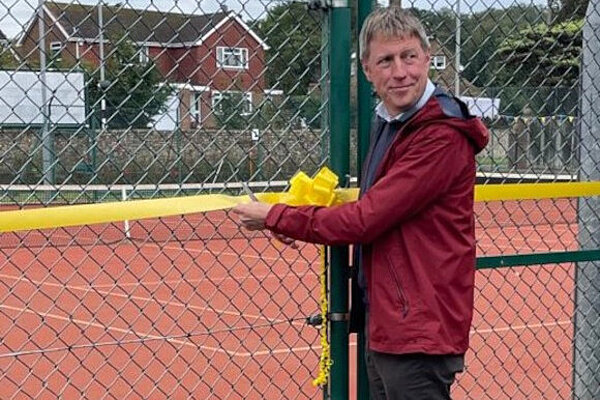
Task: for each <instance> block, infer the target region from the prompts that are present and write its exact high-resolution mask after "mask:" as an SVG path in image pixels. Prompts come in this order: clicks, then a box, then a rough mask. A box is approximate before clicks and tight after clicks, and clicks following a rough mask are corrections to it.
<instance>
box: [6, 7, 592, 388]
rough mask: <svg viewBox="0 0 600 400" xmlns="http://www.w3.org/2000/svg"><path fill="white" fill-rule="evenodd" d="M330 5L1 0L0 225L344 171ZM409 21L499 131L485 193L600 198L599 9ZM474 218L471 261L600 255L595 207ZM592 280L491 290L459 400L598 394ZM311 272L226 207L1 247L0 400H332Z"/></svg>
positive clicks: (569, 272) (528, 282) (481, 308)
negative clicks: (574, 185) (533, 187)
mask: <svg viewBox="0 0 600 400" xmlns="http://www.w3.org/2000/svg"><path fill="white" fill-rule="evenodd" d="M308 3H311V4H308ZM317 3H319V5H326V3H327V2H301V1H280V0H228V1H224V0H219V1H206V2H193V1H189V2H188V1H177V0H174V1H161V2H153V1H150V0H148V1H145V0H126V1H120V2H117V1H108V0H106V1H100V2H99V1H93V0H89V1H88V0H79V1H78V0H72V1H70V0H63V1H62V2H50V1H43V0H40V1H34V0H29V1H13V0H0V29H1V32H0V185H1V191H0V204H1V209H2V210H9V209H15V208H29V207H43V206H50V205H59V204H60V205H65V204H82V203H97V202H104V201H128V200H132V199H142V198H143V199H147V198H160V197H170V196H186V195H190V194H194V195H196V194H208V193H227V194H238V193H240V190H241V184H240V183H241V182H245V181H249V182H250V183H251V184H252V188H253V190H256V191H274V190H277V191H280V190H283V189H284V188H285V185H286V183H285V182H287V180H288V179H289V178H290V177H291V176H292V175H293V174H294V173H295V172H296V171H298V170H303V171H305V172H307V173H308V174H312V173H314V172H315V171H316V170H318V169H319V168H320V167H321V166H322V165H324V164H326V163H327V160H328V154H329V151H330V149H329V132H328V126H327V123H326V118H325V109H326V108H327V106H328V98H327V95H326V94H327V80H328V76H327V75H326V74H325V73H324V72H323V71H325V70H326V69H325V68H323V65H326V62H327V59H326V56H325V51H324V49H326V48H327V46H328V43H327V42H328V37H329V34H328V32H327V30H326V27H325V25H324V23H323V21H324V18H325V15H326V13H327V7H315V5H317ZM320 3H323V4H320ZM349 3H350V6H351V7H352V8H353V9H355V7H356V4H355V3H356V2H354V1H350V2H349ZM309 5H311V7H309ZM381 5H387V3H386V4H381ZM402 5H403V6H404V7H406V8H411V9H412V10H413V11H414V12H415V14H417V15H418V16H419V17H420V18H421V19H422V20H423V21H424V22H425V24H426V26H427V28H428V31H429V32H430V33H431V34H432V40H431V42H432V66H431V74H430V75H431V78H432V80H434V81H435V82H437V83H439V84H440V85H442V86H444V87H445V88H446V89H447V90H448V91H450V92H452V93H454V94H456V95H458V96H460V97H461V98H462V99H463V100H464V101H465V102H466V103H467V104H468V105H469V107H470V109H471V110H472V112H473V113H474V114H477V115H479V116H481V117H482V118H483V119H484V121H485V123H486V125H487V126H488V127H489V128H490V131H491V133H492V140H491V143H490V145H489V146H488V147H487V149H486V150H485V151H484V153H483V154H481V155H480V156H479V158H478V163H479V172H478V176H479V182H480V183H481V184H489V183H498V182H499V183H502V182H509V181H510V182H524V181H528V182H542V181H544V182H546V181H551V182H552V181H564V180H566V181H572V180H578V179H581V180H600V168H599V167H598V165H600V160H599V159H598V154H600V149H599V148H598V143H600V135H599V134H598V132H597V128H596V127H597V126H598V124H599V122H600V121H599V119H600V118H599V117H598V115H600V111H599V110H598V109H597V105H596V103H597V99H598V92H599V89H600V88H598V77H599V76H600V70H599V67H598V66H599V65H600V60H598V54H600V49H598V43H599V40H598V36H600V23H599V21H600V4H598V2H595V1H594V0H592V1H590V2H589V4H588V2H587V1H581V0H564V1H561V2H557V1H549V2H536V1H530V2H513V1H511V0H507V1H497V2H480V1H474V0H456V1H446V0H440V1H434V0H419V1H405V2H403V4H402ZM586 10H587V19H586ZM354 14H355V13H353V15H354ZM586 21H587V22H586ZM356 38H357V34H356V32H352V40H353V43H356V40H357V39H356ZM351 59H352V60H353V61H352V63H353V69H352V70H353V74H352V79H353V80H354V77H355V73H354V72H355V71H356V68H357V67H358V65H357V64H358V62H357V61H356V60H357V57H352V58H351ZM349 62H351V61H350V60H349ZM331 73H332V74H333V73H336V68H331ZM353 87H354V86H353ZM351 103H352V107H351V110H349V111H348V112H349V113H350V114H351V115H352V116H353V117H354V116H355V108H356V107H355V104H356V99H355V97H354V96H353V97H352V102H351ZM352 135H353V137H354V135H355V133H354V129H353V130H352ZM354 142H355V141H353V143H354ZM355 146H356V145H355V144H353V145H352V148H351V154H353V155H354V154H356V150H357V149H356V147H355ZM354 158H355V157H354V156H352V157H351V159H352V160H354ZM351 170H352V174H353V175H355V171H356V165H353V166H352V168H351ZM475 212H476V217H477V225H476V229H477V240H478V244H477V249H478V253H479V255H480V256H497V255H513V254H529V253H534V252H550V251H552V252H556V251H567V250H577V249H598V248H600V242H599V239H598V238H600V233H599V232H598V228H599V219H600V217H599V214H600V206H599V205H598V199H597V197H596V198H582V199H556V200H552V199H550V200H548V199H546V200H525V201H502V202H489V203H478V204H477V205H476V210H475ZM598 263H599V261H592V262H585V263H563V264H543V265H542V264H541V262H540V265H530V266H523V267H511V268H498V269H482V270H480V271H478V273H477V277H476V285H477V290H476V298H475V306H476V311H475V319H474V323H473V330H472V338H471V349H470V351H469V352H468V354H467V368H466V371H465V372H464V373H463V374H461V375H460V376H459V378H458V382H457V384H456V385H455V387H454V392H453V395H454V398H457V399H484V398H489V399H533V398H560V399H569V398H578V399H593V398H598V397H600V380H599V378H598V377H599V376H600V370H599V368H600V367H599V366H600V361H599V360H600V355H599V354H598V349H600V338H599V337H598V320H599V318H600V317H599V314H600V311H598V310H600V306H599V305H598V304H599V301H598V298H599V295H598V293H599V289H600V285H599V284H598V279H597V277H598ZM319 264H320V257H319V254H318V250H317V248H316V247H314V246H312V245H301V247H300V249H299V250H294V249H290V248H284V247H283V246H278V245H276V244H275V243H273V242H272V241H271V240H270V238H269V237H267V236H265V235H263V234H250V233H248V232H245V231H241V230H240V229H239V228H238V226H237V225H236V224H235V222H234V220H233V218H232V217H231V216H230V215H229V213H228V212H226V211H219V212H212V213H204V214H195V215H186V216H176V217H169V218H159V219H152V220H144V221H125V222H122V223H113V224H101V225H93V226H84V227H71V228H58V229H51V230H40V231H26V232H14V233H4V234H2V236H1V237H0V398H3V399H4V398H6V399H17V398H23V399H38V398H39V399H41V398H69V399H70V398H97V399H101V398H102V399H104V398H111V399H115V398H195V399H199V398H215V399H259V398H267V399H284V398H285V399H305V398H306V399H313V398H318V397H319V396H322V394H321V390H320V389H319V388H315V387H313V386H312V385H311V380H312V378H314V377H315V376H316V375H317V373H318V362H319V353H320V351H321V348H320V340H319V331H318V330H317V329H315V328H314V327H312V326H309V325H307V324H306V318H307V316H310V315H313V314H315V313H318V312H319V307H320V306H319V294H320V288H319V276H318V271H319V267H320V265H319ZM351 345H354V344H353V342H352V344H351Z"/></svg>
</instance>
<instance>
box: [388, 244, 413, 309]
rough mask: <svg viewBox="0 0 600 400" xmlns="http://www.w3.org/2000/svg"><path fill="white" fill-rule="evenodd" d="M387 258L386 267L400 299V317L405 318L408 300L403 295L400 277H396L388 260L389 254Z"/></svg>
mask: <svg viewBox="0 0 600 400" xmlns="http://www.w3.org/2000/svg"><path fill="white" fill-rule="evenodd" d="M386 258H387V261H388V262H387V267H388V270H389V271H390V274H391V275H392V278H393V279H394V283H395V284H396V285H395V286H396V292H397V294H398V299H399V300H400V306H401V310H400V311H402V317H403V318H406V316H407V315H408V308H409V307H408V300H407V299H406V296H405V295H404V291H403V290H402V285H401V284H400V279H398V275H397V274H396V270H394V268H393V267H392V263H391V260H390V257H389V255H387V256H386Z"/></svg>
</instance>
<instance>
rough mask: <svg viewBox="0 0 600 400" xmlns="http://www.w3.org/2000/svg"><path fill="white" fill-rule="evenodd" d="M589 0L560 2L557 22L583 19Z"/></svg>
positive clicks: (564, 0) (565, 0)
mask: <svg viewBox="0 0 600 400" xmlns="http://www.w3.org/2000/svg"><path fill="white" fill-rule="evenodd" d="M588 3H589V0H562V1H561V9H560V11H559V13H558V17H557V18H558V21H561V22H562V21H568V20H573V19H581V18H583V17H585V11H586V10H587V7H588Z"/></svg>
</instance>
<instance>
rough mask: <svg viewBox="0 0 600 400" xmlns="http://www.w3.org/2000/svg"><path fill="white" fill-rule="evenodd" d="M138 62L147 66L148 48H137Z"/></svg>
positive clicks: (148, 58) (148, 59)
mask: <svg viewBox="0 0 600 400" xmlns="http://www.w3.org/2000/svg"><path fill="white" fill-rule="evenodd" d="M138 61H139V63H140V64H147V63H148V61H150V47H148V46H144V45H141V46H138Z"/></svg>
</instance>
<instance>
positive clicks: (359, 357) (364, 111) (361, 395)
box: [353, 1, 373, 400]
mask: <svg viewBox="0 0 600 400" xmlns="http://www.w3.org/2000/svg"><path fill="white" fill-rule="evenodd" d="M372 3H373V2H372V1H358V8H357V15H356V33H357V35H358V34H359V32H360V30H361V28H362V25H363V23H364V21H365V19H366V18H367V15H368V14H369V13H370V12H371V8H372V6H373V4H372ZM356 43H357V49H356V79H357V85H356V87H357V96H356V97H357V103H358V104H357V107H358V113H357V115H358V121H357V129H358V149H357V150H358V151H357V154H356V156H357V163H356V165H357V171H358V172H357V175H358V179H359V180H360V177H361V176H362V165H363V162H364V160H365V158H366V156H367V151H368V149H369V131H370V128H371V114H372V108H373V102H372V99H371V84H370V83H369V82H368V81H367V78H366V77H365V74H364V72H363V70H362V68H361V66H360V65H361V63H360V59H361V57H360V54H359V53H360V52H359V48H358V38H357V40H356ZM355 267H357V266H355ZM358 297H359V296H354V295H353V301H361V299H359V298H358ZM356 342H357V343H356V398H357V399H359V400H368V399H369V383H368V380H367V369H366V365H365V358H364V355H365V348H366V347H365V346H366V342H365V334H364V331H359V332H358V334H357V338H356Z"/></svg>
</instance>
